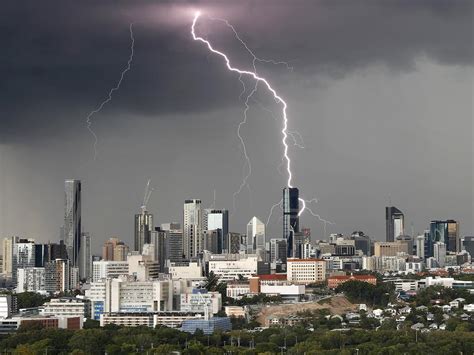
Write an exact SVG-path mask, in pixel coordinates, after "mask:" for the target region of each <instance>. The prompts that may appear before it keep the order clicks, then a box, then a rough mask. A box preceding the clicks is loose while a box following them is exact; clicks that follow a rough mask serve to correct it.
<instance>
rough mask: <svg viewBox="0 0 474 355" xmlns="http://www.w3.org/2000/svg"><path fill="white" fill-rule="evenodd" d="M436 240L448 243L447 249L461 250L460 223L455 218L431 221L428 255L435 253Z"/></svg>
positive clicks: (452, 250)
mask: <svg viewBox="0 0 474 355" xmlns="http://www.w3.org/2000/svg"><path fill="white" fill-rule="evenodd" d="M436 242H442V243H444V244H446V251H449V252H455V253H456V252H460V251H461V239H460V237H459V223H458V222H456V221H455V220H452V219H448V220H446V221H431V223H430V233H429V239H428V245H427V247H428V248H427V249H428V256H434V255H433V245H434V243H436Z"/></svg>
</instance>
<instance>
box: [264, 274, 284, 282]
mask: <svg viewBox="0 0 474 355" xmlns="http://www.w3.org/2000/svg"><path fill="white" fill-rule="evenodd" d="M258 277H259V278H260V280H269V281H270V280H286V274H271V275H258Z"/></svg>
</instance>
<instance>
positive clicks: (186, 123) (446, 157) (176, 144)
mask: <svg viewBox="0 0 474 355" xmlns="http://www.w3.org/2000/svg"><path fill="white" fill-rule="evenodd" d="M301 3H304V4H305V11H303V12H302V10H301V9H300V8H299V7H298V6H294V7H293V6H288V5H285V4H283V3H281V4H280V5H279V6H275V7H272V9H271V11H267V10H266V9H265V6H264V5H263V4H262V3H259V2H257V3H255V5H254V8H253V10H252V11H251V14H250V15H247V14H245V13H246V12H248V11H246V10H248V6H250V5H249V3H243V4H242V6H241V7H240V8H239V7H234V6H227V7H226V6H222V5H217V4H216V3H211V2H199V3H196V4H198V5H202V9H203V11H207V12H208V13H209V14H210V16H222V17H225V18H228V19H229V20H230V21H231V22H232V24H233V25H234V26H235V27H236V29H237V30H238V31H239V33H240V34H241V35H242V37H243V38H244V39H245V40H246V41H247V42H248V43H249V45H250V46H251V48H252V49H254V50H255V51H256V53H257V54H258V55H260V56H262V57H265V58H267V57H269V58H277V59H278V60H288V61H289V62H290V64H291V66H292V67H293V68H294V69H293V71H288V70H287V69H286V67H285V66H273V65H261V70H262V72H264V73H265V74H266V76H267V77H269V78H271V80H272V83H273V84H274V85H275V86H276V87H278V89H279V90H281V92H282V93H284V95H285V98H286V99H287V101H288V102H289V104H290V105H289V114H290V116H291V122H290V129H291V130H294V131H298V132H300V133H301V135H302V137H303V140H304V146H305V149H301V148H299V147H298V146H296V145H291V146H290V156H291V158H292V161H293V163H294V185H295V186H297V187H298V188H299V189H300V195H303V196H305V198H307V199H309V198H314V197H315V198H317V199H318V200H319V202H318V203H313V204H312V205H311V207H312V208H313V209H315V210H316V211H317V213H319V214H320V215H321V216H322V217H323V218H325V219H328V220H330V221H334V222H335V223H336V225H335V226H326V227H327V233H330V232H331V233H333V232H334V233H344V234H349V233H351V232H352V231H355V230H361V231H364V233H366V234H367V235H369V236H370V237H372V238H374V239H376V240H384V239H385V224H384V211H383V209H384V208H385V207H386V206H390V205H394V206H397V207H398V208H400V210H401V211H403V213H404V215H405V221H404V222H405V232H406V233H408V234H411V229H410V226H411V224H412V223H413V228H414V230H415V233H416V234H420V233H422V232H423V231H424V230H425V229H428V228H429V223H430V221H431V220H447V219H451V218H452V219H454V220H456V221H460V230H461V235H471V234H472V233H473V230H474V227H473V223H474V221H473V220H474V218H472V216H473V197H472V192H473V191H472V186H473V185H472V181H473V180H472V177H473V176H472V174H473V172H472V171H473V170H472V164H473V159H472V107H471V101H472V80H470V79H469V77H470V74H471V73H472V63H473V54H472V51H471V50H470V48H469V43H472V33H471V32H470V31H469V24H470V19H471V18H470V16H469V13H470V10H472V5H471V4H470V3H469V2H463V1H459V2H456V5H455V6H452V7H450V11H448V12H446V11H444V10H445V8H444V7H443V5H441V4H440V5H436V4H431V3H425V4H420V3H417V4H413V5H410V4H409V3H407V2H399V3H397V5H393V7H392V8H390V10H391V11H392V10H393V12H391V13H390V14H391V16H390V19H387V20H386V21H380V22H377V21H374V20H373V19H374V18H378V17H379V16H383V14H384V13H385V12H386V11H387V10H388V7H389V6H388V5H384V4H381V3H379V4H372V6H369V7H363V8H362V7H359V6H358V5H356V4H353V5H350V3H349V2H348V3H347V4H346V6H345V7H338V6H335V5H331V4H329V3H327V2H324V1H321V2H314V3H313V2H301ZM110 4H111V3H104V5H102V6H103V7H100V8H96V6H97V5H92V4H89V5H84V9H86V10H87V12H88V13H89V12H90V13H95V14H96V15H87V14H86V13H83V11H85V10H84V9H83V8H81V9H78V8H74V11H76V12H77V13H79V14H80V15H81V16H79V17H81V18H82V19H81V22H80V23H78V22H75V21H72V22H71V23H68V24H66V23H64V21H63V20H61V21H59V22H58V23H51V22H50V21H47V20H46V19H47V14H49V13H52V12H53V11H52V9H54V10H56V11H57V13H60V14H63V15H64V16H59V17H61V18H68V16H67V15H68V14H70V13H71V11H72V10H73V9H72V8H69V7H67V6H65V5H57V6H56V5H53V3H48V2H46V3H45V4H43V6H41V7H38V8H37V13H33V12H31V11H28V12H25V13H23V14H22V15H20V14H19V13H18V12H17V11H18V10H17V9H15V8H13V7H12V8H9V7H8V6H7V8H6V14H10V15H11V16H7V18H8V17H9V18H8V19H6V22H5V26H6V28H7V29H10V30H11V31H12V33H14V36H11V38H7V39H6V42H7V43H6V45H7V48H17V49H18V52H17V53H16V56H13V55H12V56H11V57H10V56H7V58H6V64H7V65H5V66H3V67H2V69H0V70H2V77H4V78H5V81H4V83H6V84H5V85H7V86H5V87H4V89H5V92H6V95H5V96H4V97H2V98H1V100H2V101H1V103H2V107H3V108H4V115H2V120H1V121H0V233H1V235H2V237H6V236H11V235H20V236H24V237H25V238H35V239H36V240H38V241H42V242H46V241H48V240H51V241H57V240H58V239H59V227H60V226H61V225H62V220H63V219H64V217H63V209H64V206H63V202H62V199H61V194H62V193H64V192H63V191H62V189H61V186H63V184H64V180H66V179H68V178H74V179H78V180H81V181H82V182H83V192H82V224H83V231H87V232H89V233H90V235H91V240H92V245H93V247H92V249H93V250H98V248H99V246H101V245H102V243H103V242H104V241H105V240H106V239H108V238H109V237H111V236H115V235H117V236H119V237H120V238H121V239H122V240H124V241H126V242H127V244H128V245H130V246H132V245H133V216H134V215H135V214H137V213H139V210H140V206H141V197H142V195H141V193H142V191H143V186H144V185H145V183H146V181H147V179H152V181H153V184H154V186H155V188H156V191H155V193H154V195H153V196H152V198H151V199H150V201H149V203H148V210H149V211H150V213H151V214H153V215H154V222H155V224H156V225H160V224H161V223H169V222H180V221H182V205H183V202H184V201H185V200H186V199H190V198H193V199H194V198H196V199H200V200H201V201H202V208H203V209H204V208H207V207H208V206H210V205H211V204H212V202H213V201H214V196H213V195H214V194H213V192H214V191H215V192H216V194H215V195H216V199H215V201H214V202H215V206H214V205H212V206H213V208H214V207H215V208H218V209H228V210H229V212H230V213H229V214H230V215H231V216H230V218H229V223H230V225H229V231H230V232H243V231H245V226H246V223H247V222H248V220H249V219H250V218H251V217H252V216H257V217H258V218H260V219H261V220H262V221H265V220H266V217H267V215H268V214H269V212H270V208H271V206H272V205H273V204H275V203H277V202H278V200H279V198H281V189H282V188H283V187H284V186H285V181H286V178H285V176H284V175H285V174H283V176H280V175H278V170H277V168H278V166H279V164H280V162H281V142H280V135H279V134H280V133H279V128H280V119H279V117H278V110H277V107H275V106H272V105H271V101H270V100H269V97H268V95H266V94H265V93H264V92H263V91H262V92H259V95H257V96H256V99H257V101H258V102H252V103H251V109H250V111H249V118H248V123H247V124H246V125H245V126H244V131H243V137H244V139H245V140H246V143H247V144H248V146H247V148H248V151H249V154H250V155H249V157H250V159H251V162H252V167H253V172H252V176H251V177H250V179H249V184H250V190H251V192H249V191H248V190H247V189H244V190H243V191H242V192H241V193H240V194H239V195H238V196H237V200H236V202H237V204H236V206H237V208H236V210H235V211H233V204H232V194H233V193H234V192H235V191H236V190H237V188H238V186H239V184H240V183H241V179H242V166H243V164H244V160H243V159H242V156H241V153H240V152H239V148H238V147H239V141H238V139H237V137H236V128H237V125H238V123H239V122H240V120H241V119H242V115H241V113H242V109H243V107H244V105H243V102H242V101H240V100H239V93H240V92H241V87H240V84H239V82H238V80H237V78H236V77H235V75H231V74H229V73H228V72H226V71H225V69H224V68H222V63H221V62H220V61H219V60H218V59H215V58H209V57H208V53H207V52H206V51H205V49H204V48H201V46H199V45H197V44H196V43H194V42H193V41H192V39H191V37H190V34H189V26H190V22H191V21H192V13H191V12H189V11H188V10H189V8H190V7H189V6H185V5H182V6H181V5H180V6H172V5H166V4H165V5H162V6H152V5H147V4H145V3H144V2H136V3H135V4H133V5H130V4H127V5H124V4H122V5H120V6H118V7H113V8H112V5H110ZM20 8H21V6H20ZM89 10H91V11H89ZM96 10H97V11H96ZM121 10H123V13H121V12H120V11H121ZM165 10H168V12H167V13H169V14H171V15H170V16H169V18H168V19H166V18H165V16H162V13H164V11H165ZM108 12H110V15H106V14H107V13H108ZM244 14H245V15H244ZM262 14H265V21H263V20H262ZM305 14H307V15H305ZM19 16H22V18H23V20H24V24H25V25H24V26H23V27H22V28H20V26H17V22H18V21H17V19H18V18H19ZM293 18H298V22H297V21H295V20H293ZM325 18H327V19H328V20H327V21H325V20H324V19H325ZM37 19H39V20H38V21H37ZM313 20H315V21H313ZM341 21H344V25H345V27H344V28H345V29H347V31H344V32H343V33H342V34H341V33H338V32H337V29H338V27H337V26H338V24H340V23H341ZM37 22H39V23H40V25H39V26H38V27H37V29H36V30H35V33H37V34H36V35H34V36H32V37H29V36H26V37H25V35H24V33H26V32H25V31H28V32H31V27H32V26H33V25H34V24H36V23H37ZM130 22H134V23H135V26H134V33H135V40H136V44H135V55H136V56H135V58H134V62H133V63H132V66H131V70H130V71H129V72H128V73H127V77H126V78H125V79H124V81H123V86H122V87H121V91H120V92H117V94H116V96H115V97H114V99H113V101H112V102H110V104H109V105H108V106H107V107H106V108H105V109H104V111H103V112H101V113H100V114H99V115H96V116H95V118H94V128H95V130H96V132H97V133H98V137H99V144H98V157H97V160H95V161H94V160H93V159H92V156H93V151H92V143H93V141H92V139H91V137H90V134H89V132H88V131H87V129H86V128H85V125H84V119H85V116H86V115H87V113H88V112H90V110H91V109H93V108H94V107H96V105H97V104H98V103H99V102H100V101H101V100H102V99H103V98H104V96H106V94H107V90H109V89H110V87H112V86H113V84H114V83H115V82H116V80H117V78H118V75H119V74H120V70H122V69H123V67H124V65H125V64H126V62H127V59H128V55H129V47H130V36H129V25H130ZM362 24H364V25H362ZM59 26H62V27H59ZM204 26H205V27H208V29H209V31H210V32H212V34H211V36H213V37H212V38H213V40H214V41H215V42H216V43H217V44H218V45H219V46H222V47H223V48H225V49H226V50H228V51H230V53H231V55H232V58H233V59H235V60H236V61H239V63H244V62H245V60H246V58H242V56H243V55H244V54H245V53H244V52H243V51H242V50H241V48H240V47H239V46H238V43H237V42H236V41H235V38H233V37H232V35H231V33H229V31H228V29H226V28H225V26H219V25H218V24H211V23H208V22H205V23H204ZM211 26H212V27H211ZM84 27H86V28H88V29H90V32H89V31H84V30H83V29H84ZM59 28H61V30H60V31H59V30H58V29H59ZM99 28H100V30H97V29H99ZM394 28H395V29H397V31H396V32H397V36H393V35H391V33H392V30H393V29H394ZM421 28H423V31H421V30H420V29H421ZM211 29H212V31H211ZM466 29H467V31H466ZM273 31H278V32H277V33H278V34H279V35H278V36H273V33H274V32H273ZM425 31H426V32H425ZM430 32H431V33H438V32H440V33H442V34H443V36H442V37H437V36H426V35H425V33H430ZM59 35H60V36H63V37H65V38H66V40H64V39H62V40H61V39H60V38H59V37H58V36H59ZM274 37H277V38H274ZM432 37H436V39H435V40H434V39H433V38H432ZM92 38H94V41H92V40H91V39H92ZM359 38H361V39H364V41H365V40H366V39H367V38H370V42H371V43H372V45H370V46H367V45H366V43H365V42H361V41H360V39H359ZM67 39H71V41H68V40H67ZM386 40H388V41H390V45H389V46H384V43H385V42H384V41H386ZM302 44H306V45H305V46H302ZM44 47H46V48H48V50H46V51H43V50H42V48H44ZM103 48H107V51H104V50H102V49H103ZM364 48H365V49H366V50H362V49H364ZM91 53H97V56H92V57H93V58H94V59H93V60H91V59H90V58H91ZM85 54H87V55H85ZM55 63H67V66H66V67H62V66H61V65H60V64H55ZM24 68H33V69H32V70H25V69H24ZM259 69H260V67H259ZM77 73H80V75H77ZM98 73H103V74H101V75H97V74H98ZM174 73H180V74H181V75H182V76H180V78H181V79H180V81H176V79H175V77H173V74H174ZM184 76H187V77H188V79H187V80H184V81H183V79H182V78H183V77H184ZM7 83H15V85H10V84H7ZM25 87H27V88H31V90H26V91H25V90H24V88H25ZM52 98H54V99H52ZM260 104H261V105H264V106H269V107H270V109H272V110H274V115H276V116H277V120H276V121H274V120H273V118H272V115H271V114H269V112H268V111H265V110H263V109H262V108H261V106H260ZM25 107H27V108H28V109H25ZM453 142H455V144H453ZM300 143H301V142H300ZM440 161H444V162H446V165H447V166H448V167H446V165H445V164H439V162H440ZM150 162H151V163H150ZM137 172H140V173H137ZM190 172H192V173H190ZM390 200H392V203H390ZM18 215H21V216H23V219H20V218H15V217H16V216H18ZM279 216H280V211H279V209H278V208H277V212H276V213H275V214H274V217H273V218H272V220H271V221H270V224H269V228H267V235H269V236H272V237H280V236H281V223H280V222H279V221H278V218H279ZM300 219H301V221H300V227H310V228H311V231H312V236H313V239H316V238H317V239H322V234H323V231H324V227H323V225H322V223H320V222H319V221H318V220H317V219H314V218H312V217H311V216H310V215H308V214H306V215H303V216H301V218H300ZM22 220H28V223H23V222H22ZM324 238H327V235H326V236H324Z"/></svg>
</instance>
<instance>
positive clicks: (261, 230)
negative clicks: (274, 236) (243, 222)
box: [247, 217, 265, 254]
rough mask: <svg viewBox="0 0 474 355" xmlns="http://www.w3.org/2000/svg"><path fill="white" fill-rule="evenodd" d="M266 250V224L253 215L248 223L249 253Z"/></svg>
mask: <svg viewBox="0 0 474 355" xmlns="http://www.w3.org/2000/svg"><path fill="white" fill-rule="evenodd" d="M258 249H260V250H265V224H264V223H263V222H262V221H261V220H259V219H258V218H257V217H253V218H252V219H251V220H250V221H249V223H248V224H247V253H249V254H252V253H254V252H256V251H257V250H258Z"/></svg>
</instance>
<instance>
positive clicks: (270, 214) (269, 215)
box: [265, 199, 283, 226]
mask: <svg viewBox="0 0 474 355" xmlns="http://www.w3.org/2000/svg"><path fill="white" fill-rule="evenodd" d="M282 204H283V199H281V200H280V201H278V202H277V203H275V204H274V205H273V206H272V207H271V208H270V213H269V214H268V217H267V222H266V223H265V226H268V224H269V223H270V219H271V218H272V214H273V210H274V209H275V207H277V206H280V208H281V209H283V206H282Z"/></svg>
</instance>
